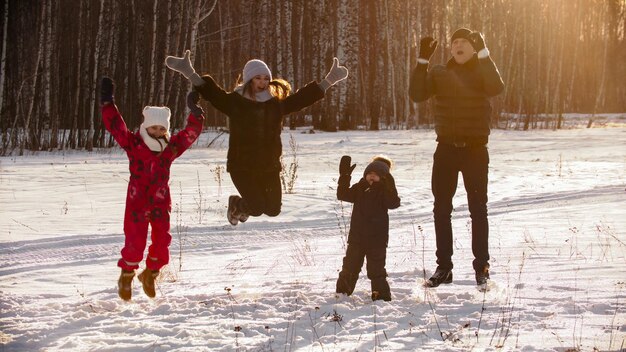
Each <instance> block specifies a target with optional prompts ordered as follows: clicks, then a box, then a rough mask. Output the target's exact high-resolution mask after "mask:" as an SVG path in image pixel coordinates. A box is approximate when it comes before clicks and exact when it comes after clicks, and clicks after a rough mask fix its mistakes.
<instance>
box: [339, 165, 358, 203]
mask: <svg viewBox="0 0 626 352" xmlns="http://www.w3.org/2000/svg"><path fill="white" fill-rule="evenodd" d="M351 162H352V158H351V157H350V156H349V155H344V156H342V157H341V161H340V162H339V181H338V182H337V199H339V200H342V201H345V202H350V203H354V198H355V195H354V190H355V187H352V188H350V179H351V178H352V176H351V175H352V171H353V170H354V168H355V167H356V164H352V165H350V163H351ZM355 186H356V185H355Z"/></svg>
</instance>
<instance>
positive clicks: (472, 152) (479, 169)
mask: <svg viewBox="0 0 626 352" xmlns="http://www.w3.org/2000/svg"><path fill="white" fill-rule="evenodd" d="M488 172H489V151H488V150H487V147H486V146H483V147H474V148H469V149H468V150H467V154H466V157H465V158H464V165H463V168H462V174H463V182H464V184H465V190H466V191H467V201H468V207H469V211H470V216H471V218H472V252H473V254H474V262H473V267H474V270H475V271H476V273H483V272H487V273H488V269H489V221H488V219H487V199H488V196H487V184H488Z"/></svg>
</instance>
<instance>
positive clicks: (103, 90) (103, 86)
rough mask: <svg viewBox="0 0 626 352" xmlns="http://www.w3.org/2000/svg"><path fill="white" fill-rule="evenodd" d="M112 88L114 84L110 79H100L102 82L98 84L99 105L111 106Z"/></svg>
mask: <svg viewBox="0 0 626 352" xmlns="http://www.w3.org/2000/svg"><path fill="white" fill-rule="evenodd" d="M114 87H115V84H114V83H113V80H112V79H110V78H109V77H102V82H101V83H100V105H104V104H105V103H111V104H113V90H114Z"/></svg>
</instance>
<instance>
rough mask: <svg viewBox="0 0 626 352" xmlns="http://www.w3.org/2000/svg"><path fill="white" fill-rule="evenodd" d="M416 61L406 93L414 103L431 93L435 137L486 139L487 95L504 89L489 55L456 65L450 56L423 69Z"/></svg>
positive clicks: (488, 115) (487, 133)
mask: <svg viewBox="0 0 626 352" xmlns="http://www.w3.org/2000/svg"><path fill="white" fill-rule="evenodd" d="M427 68H428V65H427V64H417V67H416V68H415V70H414V71H413V74H412V75H411V81H410V85H409V96H410V97H411V99H413V100H414V101H416V102H421V101H426V100H427V99H428V98H430V97H431V96H433V95H434V96H435V131H436V132H437V137H438V139H439V140H441V139H448V140H457V139H459V140H462V141H472V140H474V141H477V140H483V141H484V143H486V142H487V139H488V136H489V133H490V121H491V116H490V115H491V105H490V103H489V100H488V98H489V97H492V96H495V95H498V94H500V93H501V92H502V91H503V90H504V82H502V78H501V77H500V73H499V72H498V69H497V67H496V65H495V63H494V62H493V61H492V60H491V58H490V57H486V58H483V59H478V57H477V56H476V54H474V57H472V58H471V59H470V60H469V61H468V62H466V63H464V64H462V65H460V64H458V63H456V61H455V60H454V58H452V59H450V60H449V61H448V63H447V64H446V65H445V66H443V65H436V66H433V67H432V68H431V69H430V70H427Z"/></svg>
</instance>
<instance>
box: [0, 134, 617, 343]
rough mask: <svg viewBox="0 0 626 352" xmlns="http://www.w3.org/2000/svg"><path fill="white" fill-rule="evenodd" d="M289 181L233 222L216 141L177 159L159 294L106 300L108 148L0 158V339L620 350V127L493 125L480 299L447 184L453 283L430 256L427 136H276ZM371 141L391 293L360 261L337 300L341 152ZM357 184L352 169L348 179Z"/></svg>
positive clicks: (116, 195) (116, 164) (109, 288)
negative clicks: (292, 177) (379, 293)
mask: <svg viewBox="0 0 626 352" xmlns="http://www.w3.org/2000/svg"><path fill="white" fill-rule="evenodd" d="M290 136H293V139H294V141H295V142H296V145H297V151H296V153H295V155H296V156H295V159H296V160H297V165H298V169H297V179H296V182H295V186H294V193H293V194H285V195H284V198H283V212H282V214H280V216H278V217H275V218H269V217H266V216H263V217H260V218H251V219H250V220H249V221H248V222H247V223H245V224H240V225H239V226H237V227H232V226H230V225H228V224H227V222H226V218H225V212H226V201H227V198H228V195H230V194H231V193H233V192H234V187H233V185H232V182H231V181H230V178H229V175H228V174H227V173H225V172H224V166H225V158H226V147H227V144H228V143H227V138H228V136H227V135H224V136H221V137H220V138H219V139H218V140H217V141H216V142H214V143H213V145H212V146H211V148H206V145H207V144H208V143H209V141H211V140H212V139H213V138H214V137H215V134H214V133H205V134H204V135H203V136H202V138H201V140H200V141H199V142H198V144H197V145H195V146H194V148H193V149H191V150H189V151H188V152H187V153H186V154H184V155H183V156H182V157H181V158H179V159H178V160H177V161H176V162H175V164H174V166H173V168H172V178H171V190H172V196H173V197H172V198H173V209H172V236H173V241H172V245H171V247H170V251H171V255H172V259H171V262H170V264H169V266H168V267H167V268H165V270H163V274H162V275H161V277H160V281H159V285H158V291H157V297H156V299H149V298H147V297H146V296H145V295H144V294H143V292H142V291H141V287H140V285H139V282H138V281H137V280H135V288H134V291H133V295H134V296H133V300H132V301H131V302H128V303H127V302H123V301H122V300H120V299H119V298H118V296H117V290H116V283H117V278H118V275H119V269H118V268H117V267H116V262H117V259H118V256H119V250H120V249H121V246H122V244H123V234H122V218H123V210H124V199H125V192H126V184H127V179H128V168H127V166H128V163H127V159H126V156H125V155H124V154H123V153H122V151H121V150H120V149H119V148H115V149H113V150H101V151H96V152H93V153H87V152H64V153H53V154H50V153H41V154H37V155H31V156H25V157H3V158H0V350H1V351H36V350H41V351H96V350H97V351H296V350H302V351H357V350H358V351H370V350H381V351H383V350H386V351H401V350H402V351H430V350H434V351H466V350H477V351H478V350H491V351H503V350H507V351H510V350H521V351H568V350H569V351H573V350H577V349H578V350H581V351H592V350H595V349H597V350H601V351H617V350H620V349H623V348H626V305H625V302H626V128H624V127H618V128H599V129H598V128H596V129H569V130H559V131H547V130H540V131H533V132H521V131H501V130H497V131H494V132H493V134H492V138H491V142H490V152H491V164H490V184H489V187H490V189H489V212H490V218H489V219H490V224H491V236H490V238H491V241H490V247H491V255H492V261H491V269H492V270H491V272H492V279H493V280H494V283H495V287H494V288H493V289H492V290H491V291H489V292H487V293H486V294H483V293H480V292H478V290H477V289H476V287H475V285H474V279H473V272H472V268H471V261H472V254H471V247H470V243H471V242H470V233H469V228H470V224H469V214H468V211H467V201H466V195H465V191H464V189H463V186H462V181H460V184H459V188H458V191H457V195H456V197H455V212H454V214H453V216H454V222H453V226H454V230H455V246H456V247H455V255H454V258H453V259H454V262H455V270H454V275H455V281H454V283H453V284H451V285H443V286H440V287H438V288H435V289H424V288H423V287H422V285H421V284H422V282H423V279H424V277H425V276H426V277H428V276H429V275H431V274H432V272H433V270H434V269H435V255H434V252H435V235H434V231H433V221H432V213H431V210H432V195H431V192H430V173H431V166H432V153H433V151H434V148H435V142H434V132H432V131H425V130H417V131H415V130H414V131H381V132H338V133H316V134H302V133H290V131H288V130H285V132H284V133H283V142H284V161H285V163H286V164H287V165H289V163H291V162H292V161H293V160H294V151H293V148H290V147H289V140H290ZM378 153H384V154H387V155H388V156H390V157H391V158H392V159H394V160H395V162H396V166H395V169H394V170H393V174H394V176H395V178H396V182H397V185H398V190H399V193H400V196H401V198H402V206H401V207H400V208H399V209H397V210H393V211H390V218H391V226H390V227H391V230H390V232H391V233H390V243H389V248H388V256H387V258H388V262H387V270H388V272H389V283H390V286H391V290H392V296H393V300H392V301H391V302H375V303H372V301H371V300H370V290H369V289H370V286H369V285H370V283H369V280H368V279H367V277H366V276H365V274H364V273H363V272H362V273H361V278H360V279H359V282H358V284H357V288H356V291H355V294H354V295H353V296H351V297H344V296H339V297H338V296H336V295H335V294H334V288H335V280H336V277H337V273H338V270H339V269H340V267H341V261H342V257H343V254H344V251H345V235H346V229H347V224H348V223H349V217H350V212H351V208H350V205H349V204H341V203H340V202H339V201H337V200H336V197H335V187H336V179H337V168H338V162H339V158H340V157H341V155H344V154H349V155H351V156H352V158H353V161H354V162H356V163H357V168H356V170H355V173H354V175H355V176H357V177H358V176H359V175H361V174H362V172H363V169H364V167H365V165H366V164H367V162H368V161H369V159H370V158H371V157H372V156H373V155H375V154H378ZM356 181H357V178H353V182H356Z"/></svg>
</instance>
